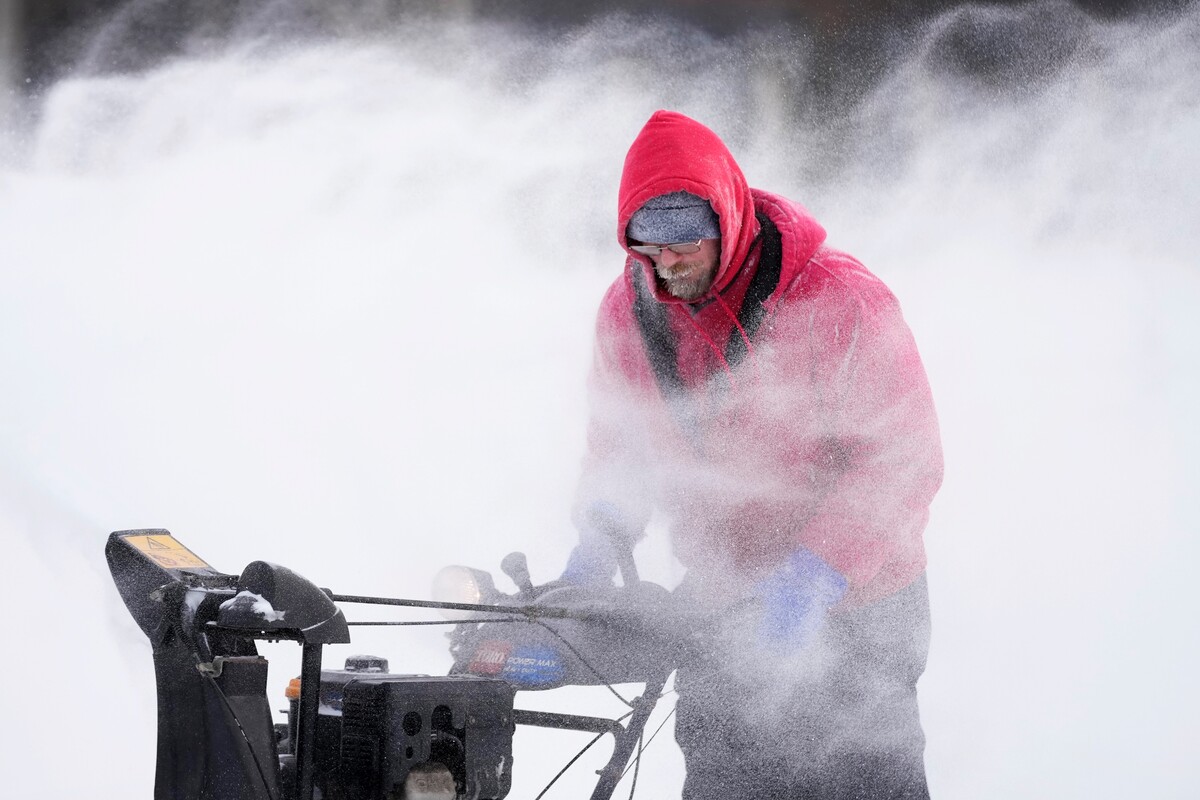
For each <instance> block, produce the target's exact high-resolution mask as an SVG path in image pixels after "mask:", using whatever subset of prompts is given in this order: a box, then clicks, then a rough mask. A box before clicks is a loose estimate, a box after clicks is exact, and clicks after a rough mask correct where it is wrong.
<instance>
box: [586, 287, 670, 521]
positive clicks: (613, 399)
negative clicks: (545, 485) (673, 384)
mask: <svg viewBox="0 0 1200 800" xmlns="http://www.w3.org/2000/svg"><path fill="white" fill-rule="evenodd" d="M644 362H645V355H644V352H643V350H642V344H641V339H640V337H639V335H638V332H637V328H636V324H635V322H634V319H633V313H632V310H631V301H630V297H629V289H628V285H627V282H626V281H625V279H624V277H622V278H621V279H619V280H618V281H617V282H615V283H614V284H613V285H612V287H610V288H609V290H608V293H607V294H606V295H605V297H604V300H603V302H602V303H601V305H600V311H599V314H598V316H597V320H596V338H595V346H594V350H593V355H592V366H591V372H590V374H589V376H588V429H587V452H586V455H585V456H584V459H583V469H582V475H581V477H580V481H579V486H578V490H577V492H576V497H575V503H574V508H573V511H572V519H573V521H574V522H575V526H576V527H577V528H578V529H579V531H580V533H581V536H584V537H586V536H587V535H589V528H590V524H589V520H590V519H591V518H593V517H594V515H595V510H596V508H597V507H598V506H603V507H604V508H605V511H606V514H608V515H609V516H610V517H615V518H616V519H619V520H620V523H621V527H623V528H624V529H625V530H626V531H627V532H628V533H629V534H630V536H631V537H633V539H635V540H636V539H637V538H639V537H640V536H641V535H642V533H643V531H644V530H645V527H646V523H647V522H648V520H649V518H650V513H651V508H652V506H653V498H652V497H651V496H650V488H649V487H650V486H651V482H650V481H649V480H648V479H647V478H648V475H649V472H650V470H651V464H650V461H649V459H648V454H647V452H646V441H647V437H646V435H645V432H644V428H645V426H646V425H647V424H649V423H648V421H647V419H646V416H647V409H649V408H653V407H655V406H656V403H655V402H653V401H654V399H655V394H656V393H657V391H658V390H657V387H656V386H655V385H654V384H653V380H652V376H651V375H649V374H648V373H647V372H646V369H645V367H644ZM647 378H649V379H650V380H649V381H647Z"/></svg>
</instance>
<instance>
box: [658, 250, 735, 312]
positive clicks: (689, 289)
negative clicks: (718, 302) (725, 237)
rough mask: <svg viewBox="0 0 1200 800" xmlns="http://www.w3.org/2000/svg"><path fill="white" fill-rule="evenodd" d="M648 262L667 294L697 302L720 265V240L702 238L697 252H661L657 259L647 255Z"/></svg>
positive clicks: (708, 286) (708, 287) (711, 282)
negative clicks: (649, 261) (684, 253)
mask: <svg viewBox="0 0 1200 800" xmlns="http://www.w3.org/2000/svg"><path fill="white" fill-rule="evenodd" d="M646 244H667V243H666V242H647V243H646ZM650 259H651V260H652V261H653V262H654V271H655V273H657V274H658V279H659V280H660V281H662V284H663V288H664V289H666V290H667V293H668V294H670V295H671V296H672V297H678V298H679V299H680V300H687V301H689V302H690V301H692V300H699V299H700V298H701V297H703V296H704V295H705V294H707V293H708V290H709V289H710V288H712V284H713V281H714V280H716V277H717V268H718V267H719V266H720V265H721V240H720V239H701V240H700V251H699V252H697V253H688V254H686V255H680V254H679V253H674V252H672V251H670V250H663V251H662V252H661V253H660V254H659V255H657V256H650Z"/></svg>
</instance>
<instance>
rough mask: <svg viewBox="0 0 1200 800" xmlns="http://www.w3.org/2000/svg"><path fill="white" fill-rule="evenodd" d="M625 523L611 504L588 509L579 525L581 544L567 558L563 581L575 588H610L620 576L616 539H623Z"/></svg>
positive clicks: (596, 503)
mask: <svg viewBox="0 0 1200 800" xmlns="http://www.w3.org/2000/svg"><path fill="white" fill-rule="evenodd" d="M626 527H627V526H626V524H625V522H624V518H623V516H622V514H621V511H620V510H619V509H618V508H617V507H616V506H614V505H613V504H612V503H609V502H606V501H604V500H599V501H597V502H595V503H592V505H590V506H588V509H587V511H586V512H585V513H584V514H583V519H582V520H580V522H579V544H578V545H576V546H575V549H574V550H572V551H571V555H570V556H569V557H568V558H567V568H566V569H565V570H563V574H562V577H561V578H559V580H561V581H565V582H566V583H571V584H574V585H576V586H611V585H612V584H613V577H614V576H615V575H616V574H617V554H616V549H615V545H614V543H613V537H614V536H618V537H620V536H624V535H625V534H624V532H625V529H626Z"/></svg>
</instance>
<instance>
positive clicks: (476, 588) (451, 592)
mask: <svg viewBox="0 0 1200 800" xmlns="http://www.w3.org/2000/svg"><path fill="white" fill-rule="evenodd" d="M498 597H499V592H498V591H497V590H496V584H495V583H494V582H493V581H492V576H491V575H490V574H488V573H487V572H484V571H483V570H481V569H471V568H470V567H462V566H458V565H454V566H449V567H443V568H442V569H441V570H439V571H438V574H437V575H435V576H434V578H433V599H434V600H436V601H437V602H439V603H464V604H470V605H490V604H494V603H495V602H496V601H497V599H498ZM441 614H442V616H444V617H445V618H446V619H451V620H463V619H470V618H471V616H472V612H470V611H465V610H454V609H442V610H441Z"/></svg>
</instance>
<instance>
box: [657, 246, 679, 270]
mask: <svg viewBox="0 0 1200 800" xmlns="http://www.w3.org/2000/svg"><path fill="white" fill-rule="evenodd" d="M682 260H683V256H681V255H679V253H676V252H675V251H674V250H668V249H666V248H665V247H664V248H663V251H662V253H660V254H659V256H658V262H659V263H660V264H662V265H663V266H664V267H673V266H675V265H676V264H678V263H679V262H680V261H682Z"/></svg>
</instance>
